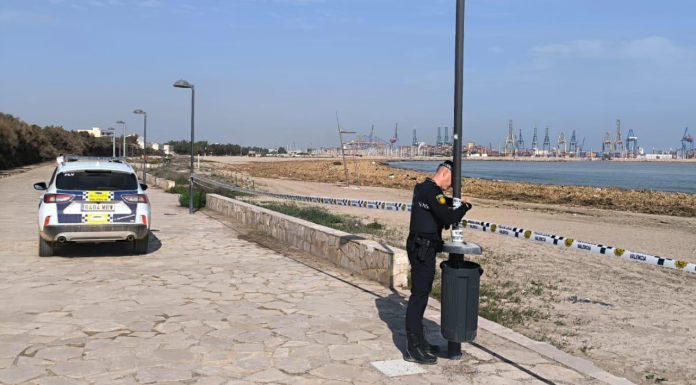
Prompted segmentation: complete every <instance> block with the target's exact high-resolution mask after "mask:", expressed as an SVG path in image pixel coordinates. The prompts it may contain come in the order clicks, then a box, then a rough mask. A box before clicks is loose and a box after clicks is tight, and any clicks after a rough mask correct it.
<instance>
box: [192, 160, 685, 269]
mask: <svg viewBox="0 0 696 385" xmlns="http://www.w3.org/2000/svg"><path fill="white" fill-rule="evenodd" d="M192 179H193V182H194V183H196V184H198V185H200V186H203V187H206V188H211V186H214V187H220V188H224V189H227V190H233V191H238V192H242V193H245V194H250V195H258V196H267V197H271V198H276V199H286V200H292V201H299V202H309V203H322V204H328V205H337V206H354V207H362V208H366V209H376V210H387V211H404V212H406V211H411V204H410V203H408V204H407V203H399V202H384V201H372V200H364V199H346V198H326V197H317V196H310V195H292V194H277V193H270V192H265V191H256V190H250V189H246V188H241V187H237V186H231V185H228V184H225V183H222V182H218V181H215V180H212V179H208V178H204V177H201V176H199V175H196V174H193V176H192ZM461 227H463V228H467V229H471V230H478V231H482V232H488V233H491V234H498V235H505V236H508V237H513V238H517V239H521V240H527V241H532V242H537V243H545V244H549V245H554V246H558V247H562V248H566V249H576V250H582V251H586V252H589V253H594V254H601V255H605V256H609V257H615V258H621V259H625V260H628V261H634V262H640V263H644V264H647V265H653V266H661V267H667V268H671V269H677V270H682V271H688V272H690V273H696V264H695V263H691V262H685V261H677V260H674V259H670V258H664V257H659V256H656V255H650V254H645V253H637V252H634V251H630V250H626V249H620V248H618V247H612V246H606V245H598V244H594V243H589V242H583V241H580V240H577V239H573V238H568V237H560V236H557V235H551V234H545V233H541V232H538V231H533V230H527V229H522V228H518V227H510V226H505V225H500V224H497V223H489V222H480V221H476V220H470V219H464V220H462V223H461Z"/></svg>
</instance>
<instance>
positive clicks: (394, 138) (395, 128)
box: [389, 123, 399, 152]
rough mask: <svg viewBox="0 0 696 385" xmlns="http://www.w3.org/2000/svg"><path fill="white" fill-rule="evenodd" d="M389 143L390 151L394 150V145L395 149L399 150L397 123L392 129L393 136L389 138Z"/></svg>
mask: <svg viewBox="0 0 696 385" xmlns="http://www.w3.org/2000/svg"><path fill="white" fill-rule="evenodd" d="M389 143H391V146H390V150H391V151H393V150H394V144H396V148H397V149H398V148H399V123H396V127H394V136H392V137H391V138H389ZM391 151H390V152H391Z"/></svg>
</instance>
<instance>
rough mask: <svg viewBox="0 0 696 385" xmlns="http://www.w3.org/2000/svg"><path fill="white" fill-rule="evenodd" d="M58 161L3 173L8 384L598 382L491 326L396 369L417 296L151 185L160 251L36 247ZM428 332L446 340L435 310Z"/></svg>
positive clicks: (0, 374)
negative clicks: (455, 349)
mask: <svg viewBox="0 0 696 385" xmlns="http://www.w3.org/2000/svg"><path fill="white" fill-rule="evenodd" d="M51 172H52V169H50V168H46V167H44V168H39V169H36V170H31V171H28V172H26V173H24V174H20V175H15V176H11V177H7V178H3V179H2V180H0V196H2V198H3V201H4V202H5V204H6V206H5V210H3V211H2V212H0V223H2V231H1V232H0V383H3V384H22V383H27V384H150V383H162V384H189V385H192V384H259V383H260V384H269V383H274V384H346V383H350V384H451V383H457V384H518V383H521V384H550V383H553V384H599V383H600V382H599V381H597V380H596V379H592V378H590V377H587V376H585V375H584V374H581V373H579V372H577V371H574V370H571V369H568V368H567V367H564V366H562V365H559V364H557V363H555V362H553V361H551V360H550V359H547V358H545V357H543V356H541V355H539V354H538V353H536V352H533V351H531V350H529V349H527V348H525V347H522V346H520V345H518V344H515V343H513V342H511V341H509V340H506V339H503V338H500V337H498V336H496V335H495V334H492V333H488V332H485V331H483V332H481V333H480V334H479V337H478V338H477V340H476V344H475V345H465V346H464V358H463V360H461V361H457V362H454V361H449V360H446V359H441V360H440V362H439V363H438V365H435V366H428V367H422V369H423V370H425V373H421V374H414V375H410V376H402V377H393V378H390V377H388V376H386V375H385V374H383V373H382V372H380V371H378V370H377V369H376V368H375V367H374V366H373V365H371V362H376V361H391V360H399V359H401V358H402V352H401V349H402V348H403V347H404V345H405V337H404V334H405V333H404V327H403V326H404V325H403V324H404V321H403V317H404V311H405V305H406V300H405V299H404V298H403V297H402V296H401V295H399V294H398V293H395V292H392V291H390V290H388V289H386V288H384V287H382V286H380V285H378V284H376V283H373V282H369V281H366V280H361V279H358V278H355V277H352V276H351V275H350V274H349V273H346V272H344V271H340V270H338V269H335V268H331V267H329V266H325V265H324V266H320V268H319V269H317V268H315V267H313V266H318V265H313V264H314V263H318V262H317V261H314V260H313V259H312V258H311V257H308V256H306V255H304V254H302V253H301V252H299V251H296V250H291V249H289V248H283V247H282V245H280V246H279V247H266V246H268V245H266V246H262V244H263V242H261V243H262V244H259V243H257V242H253V241H251V240H250V239H251V238H252V237H251V236H250V235H249V233H248V232H247V230H245V229H243V228H241V227H239V226H238V225H235V224H234V223H231V222H227V221H224V220H223V219H222V218H220V217H216V216H215V215H214V214H211V213H206V212H199V213H196V214H195V215H192V216H191V215H189V214H188V213H187V209H185V208H181V207H179V206H178V202H177V197H176V196H174V195H170V194H166V193H164V192H162V191H161V190H156V189H152V190H149V191H148V193H149V196H150V200H151V202H152V206H153V217H152V228H153V230H154V231H153V234H154V237H153V238H152V240H151V243H150V251H149V254H147V255H145V256H132V255H131V254H130V248H129V246H128V245H126V244H101V245H69V246H67V247H63V248H62V250H59V254H60V255H62V256H59V257H53V258H39V257H38V256H37V244H36V242H37V234H36V220H37V219H36V206H37V203H38V199H39V196H40V194H39V193H38V192H35V191H34V190H33V189H32V187H31V186H32V184H33V183H34V182H37V181H41V180H47V179H48V178H49V177H50V173H51ZM428 315H429V320H428V321H427V326H428V328H429V329H430V330H431V331H430V333H429V335H428V337H429V339H430V340H432V342H437V343H439V344H441V345H443V346H444V344H445V341H444V340H443V339H442V337H441V336H439V327H438V324H437V322H435V321H436V319H437V315H438V314H437V313H436V312H434V311H432V310H431V311H429V313H428Z"/></svg>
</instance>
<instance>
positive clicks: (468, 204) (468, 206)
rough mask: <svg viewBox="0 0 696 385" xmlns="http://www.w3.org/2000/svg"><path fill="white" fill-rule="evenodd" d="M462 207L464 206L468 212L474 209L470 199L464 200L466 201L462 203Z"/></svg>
mask: <svg viewBox="0 0 696 385" xmlns="http://www.w3.org/2000/svg"><path fill="white" fill-rule="evenodd" d="M460 205H464V208H465V209H466V211H469V210H471V208H472V207H473V205H472V204H471V201H470V200H469V198H464V200H463V201H462V203H460Z"/></svg>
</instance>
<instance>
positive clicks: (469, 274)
mask: <svg viewBox="0 0 696 385" xmlns="http://www.w3.org/2000/svg"><path fill="white" fill-rule="evenodd" d="M440 268H441V269H442V294H441V295H442V298H441V299H442V320H441V326H440V327H441V329H442V336H443V337H444V338H445V339H446V340H448V341H450V342H455V343H462V342H471V341H473V340H474V339H475V338H476V330H477V328H478V306H479V284H480V281H481V274H483V269H481V266H480V265H479V264H478V263H474V262H471V261H464V260H463V259H459V258H450V260H449V261H444V262H442V263H441V264H440ZM458 353H459V354H461V351H459V352H458Z"/></svg>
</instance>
